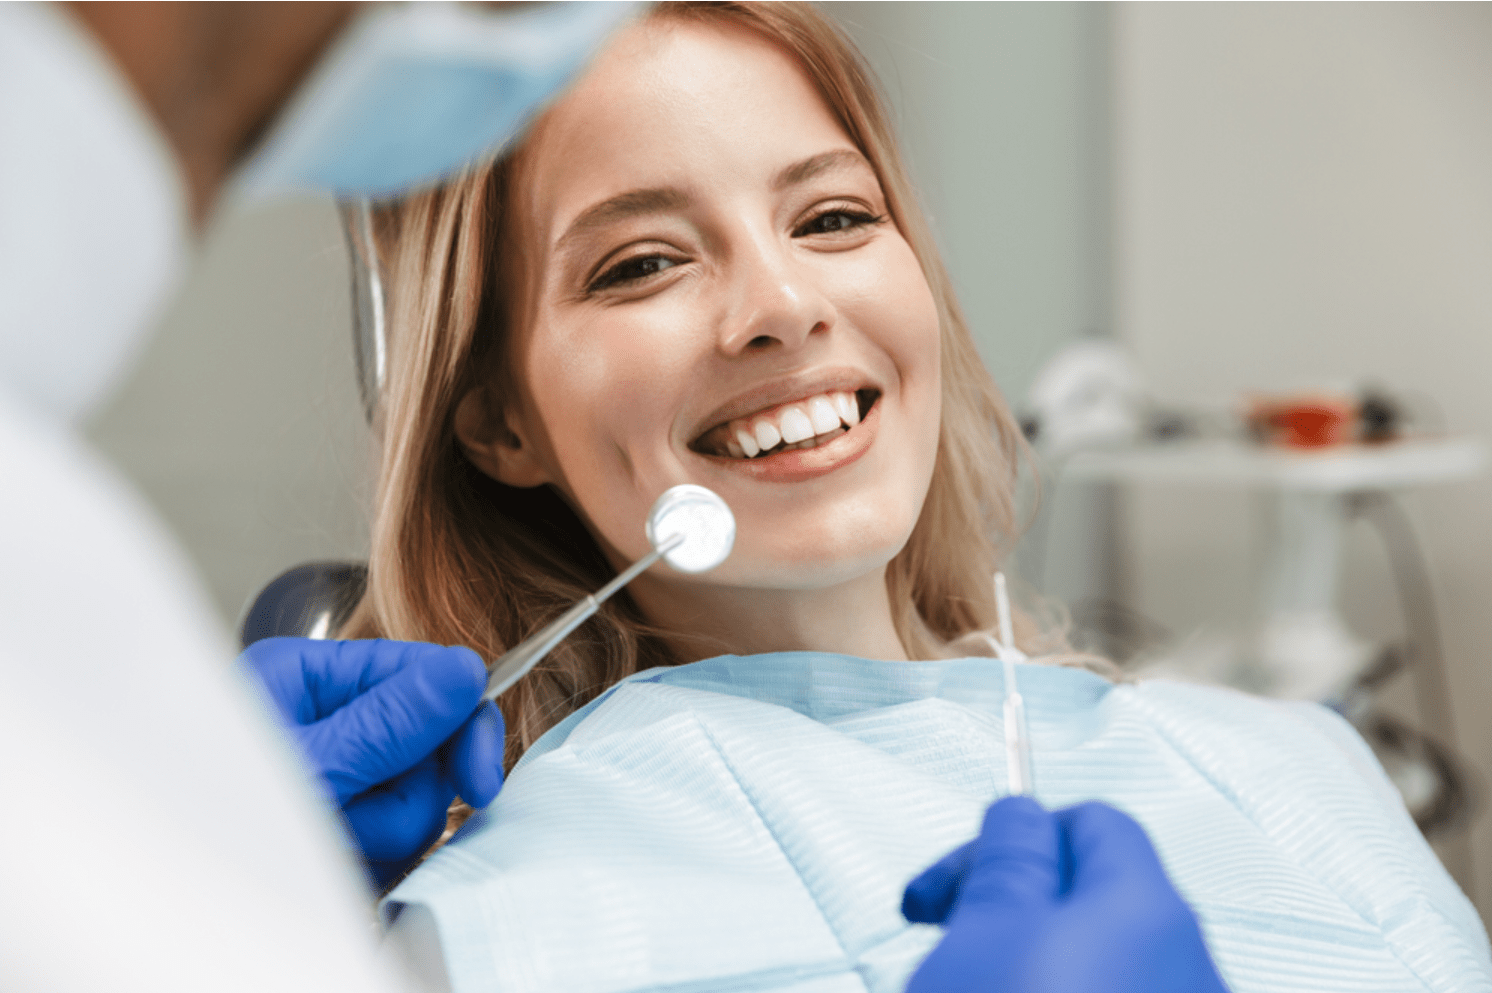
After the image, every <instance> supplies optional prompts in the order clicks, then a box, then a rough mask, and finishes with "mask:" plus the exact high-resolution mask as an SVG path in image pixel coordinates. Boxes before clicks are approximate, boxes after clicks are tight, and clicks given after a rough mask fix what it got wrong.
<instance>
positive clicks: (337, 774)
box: [240, 638, 503, 886]
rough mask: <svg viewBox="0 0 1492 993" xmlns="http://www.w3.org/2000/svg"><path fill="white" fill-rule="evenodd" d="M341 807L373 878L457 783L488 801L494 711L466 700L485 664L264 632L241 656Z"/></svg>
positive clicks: (379, 877) (430, 836)
mask: <svg viewBox="0 0 1492 993" xmlns="http://www.w3.org/2000/svg"><path fill="white" fill-rule="evenodd" d="M240 661H241V663H242V664H243V665H245V666H246V667H247V668H248V669H249V670H250V671H251V672H253V673H254V674H255V675H256V676H257V677H258V678H259V680H260V682H262V683H263V684H264V686H265V688H266V689H267V690H268V691H269V695H270V697H271V698H272V699H273V700H274V702H275V704H276V705H277V706H278V708H279V710H280V714H281V716H282V717H283V718H284V719H285V721H286V723H287V724H288V725H289V727H290V728H291V730H292V731H293V732H294V734H295V737H296V738H297V740H298V741H299V742H300V746H301V750H302V752H303V753H304V754H305V756H306V758H307V760H308V761H309V762H310V764H311V767H312V769H313V770H314V771H315V772H316V773H317V774H318V775H319V776H320V777H321V778H322V780H323V781H325V783H326V785H327V788H328V790H329V791H330V793H331V794H332V795H333V796H334V797H335V799H336V802H337V803H338V805H340V806H341V808H342V814H343V816H344V817H345V818H346V821H347V824H348V827H349V828H350V829H351V831H352V834H353V837H354V838H355V840H356V841H357V844H358V847H359V848H360V849H361V851H362V853H363V858H364V860H365V861H366V862H367V863H368V868H369V871H370V872H371V873H372V875H373V878H374V881H375V882H376V883H377V884H378V885H379V886H383V885H384V884H386V883H387V882H388V881H390V880H392V879H394V878H396V877H397V876H398V875H399V874H400V873H401V872H402V871H403V870H404V869H405V868H406V867H407V866H408V865H409V864H410V863H411V862H413V861H414V860H415V859H416V858H417V857H418V856H419V855H420V853H422V852H423V851H424V850H425V849H426V848H428V847H429V846H430V845H431V844H432V843H434V841H435V839H436V838H438V837H439V836H440V833H441V831H442V829H443V828H444V827H445V823H446V808H447V807H448V806H450V803H451V801H452V800H453V799H454V798H455V797H456V796H457V795H458V794H459V795H460V796H461V798H462V799H463V800H465V801H466V802H467V803H469V804H471V805H472V806H474V807H485V806H486V805H487V804H488V803H490V802H492V798H493V797H495V796H496V795H497V792H498V790H499V789H500V788H501V787H502V781H503V719H502V714H501V713H499V712H498V709H497V707H496V706H495V705H493V704H491V703H487V704H483V705H482V706H481V707H480V708H478V707H477V704H478V703H479V702H480V701H481V698H482V690H483V688H484V687H485V685H486V681H487V671H486V668H485V667H484V666H483V664H482V660H481V659H480V658H478V657H477V654H476V653H475V652H473V651H471V650H470V649H467V648H444V647H442V646H440V645H427V644H421V643H417V642H403V641H313V640H310V639H307V638H266V639H264V640H263V641H258V642H255V643H254V644H253V645H250V646H249V647H248V649H247V650H245V652H244V653H243V655H242V656H240Z"/></svg>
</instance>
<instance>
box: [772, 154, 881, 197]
mask: <svg viewBox="0 0 1492 993" xmlns="http://www.w3.org/2000/svg"><path fill="white" fill-rule="evenodd" d="M857 166H858V167H863V168H865V169H869V168H870V163H869V162H867V161H865V156H863V155H861V154H860V153H859V152H857V151H854V150H853V149H849V148H836V149H835V150H834V151H832V152H821V153H820V154H818V155H813V156H810V157H808V158H806V159H804V160H803V161H802V162H794V163H793V164H792V165H790V166H788V167H787V168H786V169H783V170H782V171H781V172H779V173H778V174H777V175H776V176H774V177H773V178H772V189H773V190H775V191H779V192H780V191H782V190H785V189H787V188H788V187H789V186H796V185H798V184H799V183H806V182H807V181H808V180H810V179H812V178H813V177H815V176H817V175H819V174H820V173H825V172H834V171H836V170H842V169H853V168H856V167H857Z"/></svg>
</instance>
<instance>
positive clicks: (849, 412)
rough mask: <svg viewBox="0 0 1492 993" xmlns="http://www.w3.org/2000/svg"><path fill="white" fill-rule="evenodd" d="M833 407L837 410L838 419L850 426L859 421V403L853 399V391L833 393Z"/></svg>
mask: <svg viewBox="0 0 1492 993" xmlns="http://www.w3.org/2000/svg"><path fill="white" fill-rule="evenodd" d="M834 407H835V409H836V410H838V411H839V419H840V420H842V421H844V422H845V424H847V425H849V426H850V427H854V426H855V425H856V424H859V423H860V404H859V403H858V402H857V401H856V400H855V394H853V393H835V394H834Z"/></svg>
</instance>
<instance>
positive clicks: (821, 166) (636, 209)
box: [554, 148, 870, 250]
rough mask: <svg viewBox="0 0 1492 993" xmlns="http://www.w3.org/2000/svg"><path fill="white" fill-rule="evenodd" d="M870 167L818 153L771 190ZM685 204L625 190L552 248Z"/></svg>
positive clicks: (667, 194) (674, 194) (663, 194)
mask: <svg viewBox="0 0 1492 993" xmlns="http://www.w3.org/2000/svg"><path fill="white" fill-rule="evenodd" d="M857 167H860V168H865V169H869V168H870V163H869V162H867V161H865V156H863V155H861V154H860V153H859V152H857V151H854V150H852V149H848V148H838V149H835V150H834V151H832V152H821V153H820V154H818V155H812V156H809V157H808V158H806V159H803V160H802V161H801V162H794V163H793V164H792V165H790V166H787V167H785V168H784V169H782V170H781V171H779V172H778V173H777V175H775V176H773V177H772V189H773V190H774V191H776V192H780V191H782V190H785V189H787V188H788V187H790V186H796V185H798V184H799V183H806V182H807V181H808V180H810V179H812V178H813V177H815V176H818V175H820V174H822V173H825V172H833V171H836V170H843V169H853V168H857ZM688 205H689V197H688V196H687V195H685V194H684V192H683V191H682V190H678V189H675V188H674V187H656V188H653V189H646V190H628V191H627V192H626V193H621V194H618V195H617V196H614V197H611V198H610V199H608V200H602V201H601V202H600V203H598V204H593V205H592V206H590V207H587V208H586V209H585V210H583V211H581V213H580V216H579V217H577V218H575V220H573V221H571V222H570V226H569V227H568V228H566V229H565V233H564V234H562V235H560V237H559V240H557V241H556V242H555V243H554V244H555V248H556V249H560V250H562V249H564V247H565V246H566V245H568V244H569V243H570V242H572V241H574V240H575V239H577V238H579V237H580V236H582V235H584V234H586V233H587V232H590V231H595V230H596V229H597V228H602V227H605V226H606V225H608V224H615V223H616V222H618V221H625V220H627V219H628V218H632V217H638V216H641V215H644V214H659V213H662V212H664V211H667V210H678V209H680V208H683V207H687V206H688Z"/></svg>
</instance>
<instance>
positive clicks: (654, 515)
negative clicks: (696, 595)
mask: <svg viewBox="0 0 1492 993" xmlns="http://www.w3.org/2000/svg"><path fill="white" fill-rule="evenodd" d="M647 535H648V542H649V543H650V544H651V545H652V546H653V550H652V551H651V552H649V553H648V554H647V555H644V556H643V557H642V558H640V559H638V560H637V561H636V562H634V563H632V565H631V566H629V567H628V568H627V569H626V570H624V571H623V572H621V573H620V574H619V575H618V576H617V577H616V578H615V579H613V580H612V581H611V582H609V583H607V584H606V585H605V586H603V587H601V588H600V589H599V590H597V591H596V592H595V593H592V594H591V595H589V596H587V597H586V598H585V599H583V600H581V601H580V602H579V603H577V604H576V605H575V606H573V607H571V608H570V609H569V610H567V611H565V612H564V613H563V614H561V615H560V616H559V617H558V618H557V619H555V620H554V621H552V622H550V623H549V624H547V625H546V626H545V627H543V628H542V629H540V630H539V631H538V632H537V633H535V634H533V635H530V636H529V637H528V638H527V639H525V640H524V641H523V642H521V643H520V644H518V645H516V646H515V647H513V648H511V649H509V650H508V652H507V653H506V654H504V655H503V657H502V658H500V659H498V660H497V661H496V662H494V663H493V664H492V669H491V672H490V674H489V675H488V677H487V689H486V691H485V692H483V694H482V699H483V700H496V699H497V698H498V696H499V695H501V694H502V693H503V691H505V690H507V689H508V688H509V687H510V686H512V685H513V684H514V683H516V682H518V680H520V679H522V678H523V677H524V675H525V674H527V673H528V671H529V670H530V669H532V668H533V667H534V666H535V665H537V664H538V663H539V660H540V659H542V658H543V657H544V656H545V655H548V654H549V652H550V651H551V650H552V649H553V648H554V646H555V645H558V644H559V643H560V642H561V641H563V640H564V639H565V636H566V635H568V634H569V633H570V632H571V631H574V630H575V629H576V628H578V627H579V626H580V625H582V624H584V623H585V622H586V621H587V620H589V619H590V617H591V616H592V615H593V614H595V612H596V611H597V610H600V609H601V604H603V603H605V602H606V601H607V600H608V599H610V598H611V595H612V594H613V593H615V592H616V591H617V590H619V589H621V588H622V587H623V586H626V585H627V584H628V583H630V582H632V580H634V579H636V578H637V577H638V576H640V575H642V573H643V572H644V571H646V570H647V568H648V567H649V566H651V565H652V564H653V563H654V562H657V561H658V560H659V559H662V560H663V561H665V562H667V563H668V564H669V565H670V566H672V567H673V568H675V569H677V570H678V571H679V572H686V573H700V572H709V571H710V570H711V569H713V568H715V567H716V566H718V565H719V564H720V563H722V562H724V561H725V560H726V558H727V557H728V556H729V555H730V550H731V548H732V547H733V546H734V545H735V542H736V518H735V515H734V514H732V513H731V512H730V507H728V506H726V503H725V501H724V500H722V499H720V497H719V496H718V495H717V494H716V493H715V492H714V491H713V490H708V489H706V488H705V487H703V486H695V485H694V484H692V483H684V484H682V485H680V486H674V487H671V488H670V489H668V490H665V491H664V493H663V495H662V496H660V497H659V498H658V500H657V502H655V503H654V504H653V509H652V510H650V511H649V512H648V521H647Z"/></svg>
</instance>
